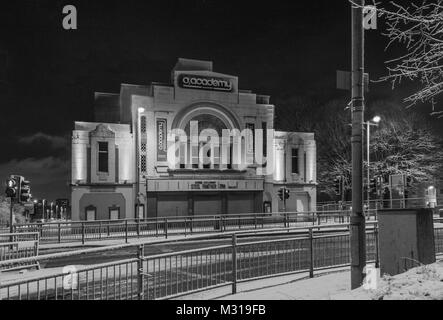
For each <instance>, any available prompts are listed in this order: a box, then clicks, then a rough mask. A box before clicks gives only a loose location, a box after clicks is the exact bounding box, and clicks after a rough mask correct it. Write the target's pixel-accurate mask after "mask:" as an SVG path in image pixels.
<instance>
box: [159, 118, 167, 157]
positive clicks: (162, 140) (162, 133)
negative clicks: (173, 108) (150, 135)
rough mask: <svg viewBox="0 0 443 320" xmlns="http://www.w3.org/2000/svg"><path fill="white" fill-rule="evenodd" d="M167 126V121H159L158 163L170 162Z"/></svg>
mask: <svg viewBox="0 0 443 320" xmlns="http://www.w3.org/2000/svg"><path fill="white" fill-rule="evenodd" d="M166 125H167V120H166V119H157V161H167V160H168V143H167V141H166V139H167V136H166Z"/></svg>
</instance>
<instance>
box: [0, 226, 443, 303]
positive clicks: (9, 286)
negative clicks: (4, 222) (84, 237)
mask: <svg viewBox="0 0 443 320" xmlns="http://www.w3.org/2000/svg"><path fill="white" fill-rule="evenodd" d="M372 224H373V225H374V226H376V224H375V223H372ZM343 226H344V225H341V227H343ZM323 228H325V229H326V230H327V229H330V228H329V227H321V226H316V227H312V226H311V227H308V228H307V230H308V233H307V235H306V234H305V235H299V236H295V235H294V236H290V237H289V238H286V239H277V240H270V241H253V242H246V243H237V238H238V236H240V235H242V234H244V235H246V234H248V233H247V232H243V233H242V232H238V233H232V234H226V235H225V236H230V237H232V241H231V244H229V245H222V246H214V247H207V248H202V249H195V250H186V251H179V252H172V253H167V254H160V255H151V256H146V255H145V254H144V245H137V248H138V250H137V253H136V256H135V257H134V258H132V259H126V260H121V261H117V262H112V263H106V264H100V265H95V266H90V267H86V268H81V269H79V270H77V271H76V272H75V273H70V272H55V273H53V274H51V275H46V276H43V277H37V278H33V279H27V280H21V281H12V282H9V283H3V284H0V299H16V300H20V299H97V300H101V299H113V300H114V299H116V300H118V299H125V300H126V299H149V300H151V299H168V298H173V297H177V296H180V295H188V294H191V293H194V292H198V291H203V290H209V289H213V288H217V287H224V286H231V287H232V292H233V293H235V292H236V291H237V285H238V284H239V283H242V282H246V281H252V280H259V279H263V278H268V277H275V276H281V275H289V274H297V273H307V274H309V276H310V277H313V276H314V273H315V272H316V271H317V270H323V269H333V268H338V267H344V266H348V265H349V263H350V254H349V252H350V245H349V233H348V232H345V231H339V232H338V233H336V234H332V233H331V234H326V235H316V234H315V231H316V230H318V229H323ZM290 230H291V229H280V230H272V231H275V232H278V231H285V232H287V231H290ZM249 234H251V233H249ZM253 234H255V235H260V234H262V232H261V231H257V232H255V233H253ZM435 238H436V251H437V253H443V228H439V229H436V230H435ZM377 239H378V233H377V228H373V229H372V230H368V231H367V260H368V261H370V262H375V263H376V264H378V249H377V248H378V246H377V245H376V244H377V241H378V240H377ZM129 246H131V247H134V245H120V246H119V248H122V247H129ZM90 250H91V249H89V251H90ZM93 250H94V251H97V250H99V249H93ZM101 250H103V249H101ZM107 250H109V249H107ZM84 251H88V250H84ZM72 254H73V253H63V254H62V256H66V255H72ZM42 259H43V257H42Z"/></svg>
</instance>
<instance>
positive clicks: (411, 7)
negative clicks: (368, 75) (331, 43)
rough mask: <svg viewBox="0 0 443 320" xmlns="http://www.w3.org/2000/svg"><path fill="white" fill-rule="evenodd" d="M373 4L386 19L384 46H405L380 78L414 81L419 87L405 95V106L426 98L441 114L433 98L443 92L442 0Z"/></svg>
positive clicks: (434, 111)
mask: <svg viewBox="0 0 443 320" xmlns="http://www.w3.org/2000/svg"><path fill="white" fill-rule="evenodd" d="M350 2H351V3H352V4H353V5H354V6H356V4H355V3H354V2H353V1H352V0H350ZM417 3H418V4H417ZM373 5H374V6H375V7H376V8H377V15H378V16H379V17H383V18H384V20H385V22H386V30H385V31H384V32H383V34H384V35H385V36H387V37H388V38H389V43H388V45H387V47H386V49H389V48H390V47H392V46H394V45H395V44H401V45H403V46H404V47H405V49H406V53H405V54H404V55H402V56H399V57H397V58H394V59H392V60H389V61H387V62H386V63H387V69H388V75H386V76H384V77H382V78H381V79H380V80H381V81H390V82H391V83H392V86H393V88H395V86H396V85H398V84H400V83H401V82H402V81H403V80H410V81H418V82H419V83H420V89H419V90H418V91H416V92H414V93H413V94H411V95H410V96H408V97H407V98H405V102H407V103H408V107H411V106H414V105H416V104H418V103H422V102H430V103H431V104H432V113H433V115H436V116H438V117H443V111H436V108H435V107H436V103H437V100H436V98H437V96H439V95H440V94H441V93H442V92H443V63H442V62H443V0H434V1H427V0H421V1H415V2H414V1H410V2H409V1H408V4H406V5H404V4H398V3H397V2H394V1H391V2H389V5H387V6H385V7H382V6H381V5H380V4H377V3H375V2H373Z"/></svg>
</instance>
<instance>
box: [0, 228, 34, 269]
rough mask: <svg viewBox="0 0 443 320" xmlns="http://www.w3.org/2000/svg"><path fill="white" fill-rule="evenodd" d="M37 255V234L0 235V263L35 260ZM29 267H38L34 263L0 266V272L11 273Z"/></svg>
mask: <svg viewBox="0 0 443 320" xmlns="http://www.w3.org/2000/svg"><path fill="white" fill-rule="evenodd" d="M38 253H39V234H38V233H36V232H27V233H12V234H11V233H5V234H0V262H2V261H11V260H17V259H21V258H36V257H37V256H38ZM30 266H38V263H37V262H36V261H29V262H25V263H10V264H7V265H1V264H0V271H5V270H8V271H11V270H15V269H22V268H26V267H30Z"/></svg>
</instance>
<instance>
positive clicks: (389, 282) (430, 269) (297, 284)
mask: <svg viewBox="0 0 443 320" xmlns="http://www.w3.org/2000/svg"><path fill="white" fill-rule="evenodd" d="M277 279H278V278H275V279H274V280H270V281H275V282H276V283H277V282H278V280H277ZM265 286H266V284H265V283H264V282H261V284H260V283H259V282H257V283H256V284H255V285H254V286H251V287H250V288H246V287H245V288H242V289H240V290H241V291H242V292H240V293H238V294H235V295H230V294H226V292H225V294H224V295H222V294H221V292H220V293H218V294H217V293H215V292H214V293H213V294H208V292H205V293H200V294H195V295H190V296H187V297H183V298H184V299H190V300H194V299H195V300H203V299H219V300H443V261H440V262H437V263H435V264H432V265H429V266H421V267H418V268H415V269H411V270H409V271H408V272H406V273H404V274H400V275H397V276H394V277H391V276H385V277H382V278H381V279H380V281H379V284H378V289H376V290H365V289H363V288H360V289H357V290H353V291H351V290H350V272H349V268H347V270H344V271H343V270H342V271H340V272H332V273H326V274H321V275H318V276H317V277H315V278H314V279H307V278H302V277H300V276H299V278H298V279H294V278H293V279H290V280H289V279H286V282H285V283H282V282H280V283H279V284H275V285H271V284H270V283H268V284H267V287H265Z"/></svg>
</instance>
